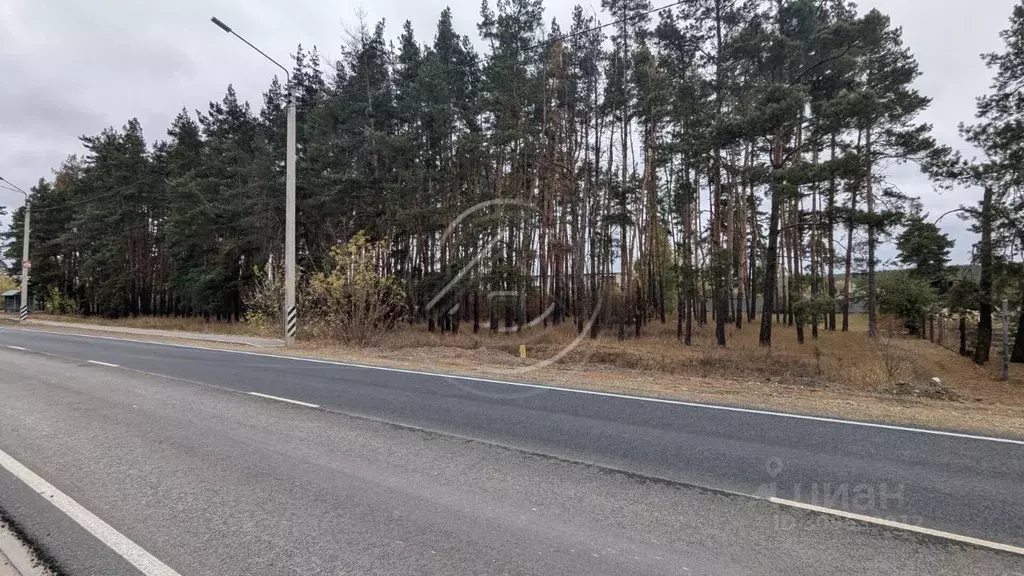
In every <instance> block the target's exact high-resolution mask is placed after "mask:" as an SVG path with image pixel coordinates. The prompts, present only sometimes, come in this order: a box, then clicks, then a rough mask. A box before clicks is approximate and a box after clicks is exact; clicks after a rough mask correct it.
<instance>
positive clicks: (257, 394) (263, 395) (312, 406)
mask: <svg viewBox="0 0 1024 576" xmlns="http://www.w3.org/2000/svg"><path fill="white" fill-rule="evenodd" d="M248 394H249V395H250V396H259V397H260V398H268V399H270V400H277V401H278V402H287V403H289V404H298V405H299V406H305V407H306V408H319V407H320V405H319V404H310V403H309V402H300V401H298V400H291V399H289V398H281V397H280V396H271V395H270V394H260V393H259V392H249V393H248Z"/></svg>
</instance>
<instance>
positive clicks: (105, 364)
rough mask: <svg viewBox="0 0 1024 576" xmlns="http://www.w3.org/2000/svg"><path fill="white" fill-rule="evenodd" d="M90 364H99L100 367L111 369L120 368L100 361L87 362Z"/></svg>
mask: <svg viewBox="0 0 1024 576" xmlns="http://www.w3.org/2000/svg"><path fill="white" fill-rule="evenodd" d="M86 362H88V363H89V364H99V365H100V366H108V367H110V368H119V366H118V365H117V364H111V363H109V362H100V361H99V360H86Z"/></svg>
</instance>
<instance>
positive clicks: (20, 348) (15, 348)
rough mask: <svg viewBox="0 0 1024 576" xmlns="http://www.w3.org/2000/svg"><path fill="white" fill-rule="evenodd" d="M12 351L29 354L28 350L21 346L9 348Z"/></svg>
mask: <svg viewBox="0 0 1024 576" xmlns="http://www.w3.org/2000/svg"><path fill="white" fill-rule="evenodd" d="M7 347H8V348H10V349H11V350H21V351H22V352H28V348H22V347H21V346H10V345H8V346H7Z"/></svg>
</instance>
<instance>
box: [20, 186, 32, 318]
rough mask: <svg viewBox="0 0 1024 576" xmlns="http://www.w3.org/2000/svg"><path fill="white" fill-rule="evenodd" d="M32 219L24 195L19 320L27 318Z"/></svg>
mask: <svg viewBox="0 0 1024 576" xmlns="http://www.w3.org/2000/svg"><path fill="white" fill-rule="evenodd" d="M31 219H32V201H31V200H29V199H28V196H25V239H24V240H23V241H22V243H21V244H22V245H21V320H22V322H24V321H25V320H27V319H28V271H29V268H28V262H29V259H28V238H29V225H30V224H31V222H30V220H31Z"/></svg>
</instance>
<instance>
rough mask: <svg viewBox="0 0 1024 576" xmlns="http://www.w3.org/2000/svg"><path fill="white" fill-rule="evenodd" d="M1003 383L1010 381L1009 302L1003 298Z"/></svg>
mask: <svg viewBox="0 0 1024 576" xmlns="http://www.w3.org/2000/svg"><path fill="white" fill-rule="evenodd" d="M1001 379H1002V381H1003V382H1006V381H1007V380H1009V379H1010V302H1009V301H1008V300H1007V299H1006V298H1003V374H1002V377H1001Z"/></svg>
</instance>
